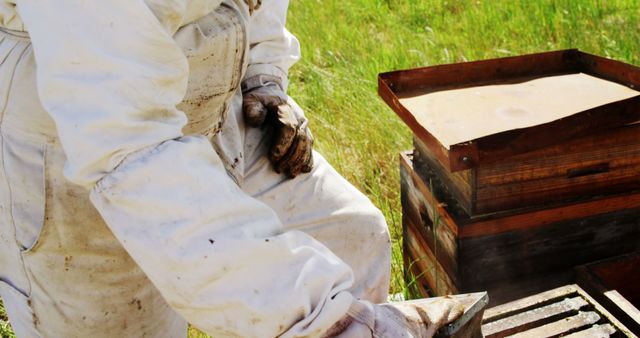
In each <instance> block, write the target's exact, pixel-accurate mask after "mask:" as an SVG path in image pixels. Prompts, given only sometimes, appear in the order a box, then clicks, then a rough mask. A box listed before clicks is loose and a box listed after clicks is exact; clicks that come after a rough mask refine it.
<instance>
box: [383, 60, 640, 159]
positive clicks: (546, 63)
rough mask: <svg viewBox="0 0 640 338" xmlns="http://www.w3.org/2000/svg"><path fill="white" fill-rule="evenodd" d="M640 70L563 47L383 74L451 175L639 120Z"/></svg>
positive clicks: (391, 94)
mask: <svg viewBox="0 0 640 338" xmlns="http://www.w3.org/2000/svg"><path fill="white" fill-rule="evenodd" d="M634 88H640V68H637V67H634V66H631V65H627V64H624V63H621V62H617V61H613V60H608V59H604V58H601V57H597V56H593V55H589V54H586V53H583V52H580V51H578V50H565V51H557V52H549V53H542V54H532V55H525V56H516V57H509V58H501V59H493V60H486V61H477V62H467V63H459V64H451V65H443V66H434V67H426V68H419V69H411V70H404V71H396V72H390V73H384V74H380V76H379V94H380V96H382V98H383V99H384V100H385V101H386V102H387V104H389V105H390V106H391V107H392V108H393V109H394V110H395V111H396V112H397V113H398V114H399V115H400V117H401V118H402V119H403V120H404V121H405V123H407V124H408V125H409V127H410V128H411V129H412V130H413V132H414V133H415V135H416V137H418V138H419V139H421V140H422V142H423V143H424V144H426V145H427V147H428V148H429V150H430V151H432V152H433V153H434V154H435V156H436V158H438V160H439V161H440V162H442V164H443V165H444V166H445V167H446V168H448V169H449V170H451V171H458V170H463V169H469V168H473V167H476V166H479V165H482V164H485V163H490V162H492V161H496V160H498V159H501V158H506V157H509V156H512V155H516V154H520V153H524V152H528V151H531V150H535V149H539V148H542V147H546V146H550V145H553V144H555V143H558V142H562V141H564V140H568V139H572V138H576V137H580V136H583V135H586V134H590V133H594V132H597V131H600V130H604V129H608V128H614V127H619V126H624V125H626V124H629V123H634V122H636V121H638V120H640V92H638V91H637V90H635V89H634Z"/></svg>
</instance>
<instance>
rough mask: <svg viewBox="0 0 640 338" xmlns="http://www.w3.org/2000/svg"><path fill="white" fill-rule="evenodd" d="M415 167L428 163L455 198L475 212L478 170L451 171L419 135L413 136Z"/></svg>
mask: <svg viewBox="0 0 640 338" xmlns="http://www.w3.org/2000/svg"><path fill="white" fill-rule="evenodd" d="M413 144H414V147H415V150H414V152H413V155H414V156H413V166H414V169H416V168H418V167H420V166H423V165H426V166H428V167H429V168H431V169H432V170H433V171H434V172H435V173H436V175H437V176H438V178H440V179H441V180H442V181H443V183H444V186H445V187H446V188H447V189H449V191H450V193H451V195H452V196H453V198H454V199H455V200H456V202H458V203H459V204H460V206H461V207H462V208H463V209H464V210H465V212H467V213H468V214H470V215H473V214H474V209H475V205H476V191H477V188H476V170H474V169H469V170H462V171H456V172H451V171H449V170H448V169H447V168H445V167H444V166H443V165H442V163H440V161H438V159H437V158H436V157H435V156H434V155H433V154H432V153H431V152H430V150H429V148H428V147H427V146H426V145H425V144H424V143H423V142H422V141H421V140H420V139H419V138H417V137H414V138H413Z"/></svg>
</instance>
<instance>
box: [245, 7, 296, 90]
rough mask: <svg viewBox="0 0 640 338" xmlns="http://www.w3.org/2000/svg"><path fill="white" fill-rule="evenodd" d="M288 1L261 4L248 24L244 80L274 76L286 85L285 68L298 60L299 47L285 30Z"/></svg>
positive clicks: (286, 70) (285, 86)
mask: <svg viewBox="0 0 640 338" xmlns="http://www.w3.org/2000/svg"><path fill="white" fill-rule="evenodd" d="M288 7H289V1H288V0H263V1H262V5H261V6H260V8H259V9H258V10H256V11H255V12H254V13H253V15H252V16H251V18H250V22H249V42H250V45H251V48H250V51H249V67H248V69H247V73H246V75H245V78H247V79H248V78H251V77H252V76H255V75H259V74H266V75H272V76H277V77H279V78H280V79H281V81H282V84H283V87H284V88H285V90H286V88H287V85H288V79H287V77H288V72H289V68H290V67H291V66H292V65H293V64H294V63H296V62H297V61H298V60H299V59H300V43H299V42H298V40H297V39H296V37H295V36H293V34H291V33H290V32H289V31H288V30H287V29H286V27H285V24H286V21H287V9H288Z"/></svg>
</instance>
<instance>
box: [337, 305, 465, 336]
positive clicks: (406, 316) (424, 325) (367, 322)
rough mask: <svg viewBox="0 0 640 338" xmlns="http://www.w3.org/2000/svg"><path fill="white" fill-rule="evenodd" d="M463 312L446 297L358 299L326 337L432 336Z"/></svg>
mask: <svg viewBox="0 0 640 338" xmlns="http://www.w3.org/2000/svg"><path fill="white" fill-rule="evenodd" d="M463 312H464V306H462V304H460V303H458V302H457V301H455V300H454V299H452V298H447V297H439V298H427V299H418V300H410V301H404V302H398V303H385V304H371V303H369V302H366V301H356V302H354V303H353V305H352V306H351V308H350V309H349V311H348V313H347V316H345V317H344V318H343V319H342V320H340V321H338V323H336V324H335V325H334V326H333V327H332V328H331V329H330V330H329V331H328V332H327V333H326V334H325V336H324V338H329V337H336V338H342V337H345V338H346V337H375V338H396V337H407V338H409V337H411V338H429V337H433V335H435V334H436V332H437V331H438V329H440V328H441V327H443V326H444V325H446V324H449V323H451V322H453V321H454V320H456V319H458V318H459V317H460V316H461V315H462V313H463Z"/></svg>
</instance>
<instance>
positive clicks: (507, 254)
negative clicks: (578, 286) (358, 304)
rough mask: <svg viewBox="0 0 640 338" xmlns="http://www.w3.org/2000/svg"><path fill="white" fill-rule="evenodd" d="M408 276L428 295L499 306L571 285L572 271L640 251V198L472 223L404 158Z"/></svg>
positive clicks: (423, 167) (422, 167) (422, 168)
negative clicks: (485, 295) (476, 295)
mask: <svg viewBox="0 0 640 338" xmlns="http://www.w3.org/2000/svg"><path fill="white" fill-rule="evenodd" d="M400 174H401V198H402V223H403V241H404V257H405V268H406V272H407V273H408V275H409V276H408V278H410V279H415V281H414V282H415V283H416V284H417V285H418V287H419V289H420V291H421V293H422V294H423V295H425V296H426V295H438V296H440V295H445V294H455V293H460V292H476V291H488V292H489V296H490V300H491V303H492V304H500V303H503V302H505V301H509V300H513V299H516V298H519V297H522V296H523V295H526V294H532V293H535V292H540V291H543V290H546V289H550V288H553V287H557V286H560V285H564V284H567V283H570V282H572V280H573V272H572V267H573V266H576V265H581V264H585V263H588V262H591V261H594V260H598V259H602V258H606V257H612V256H616V255H620V254H624V253H628V252H633V251H636V250H640V192H635V193H634V192H632V193H628V194H622V195H615V196H606V197H599V198H592V199H587V200H581V201H579V202H575V203H571V204H565V205H556V206H554V207H550V208H543V209H529V210H527V209H518V210H514V211H505V212H501V213H494V214H488V215H482V216H468V215H467V214H466V213H465V212H464V210H463V209H462V208H460V207H459V205H457V204H456V202H455V199H453V198H452V197H451V196H450V195H449V194H448V193H447V190H446V187H445V186H444V184H443V183H442V182H441V181H440V180H439V179H438V177H437V175H436V174H435V173H434V172H433V171H430V170H429V167H428V165H427V164H425V163H421V162H419V159H418V158H414V159H412V156H411V153H403V154H402V155H401V158H400Z"/></svg>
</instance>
